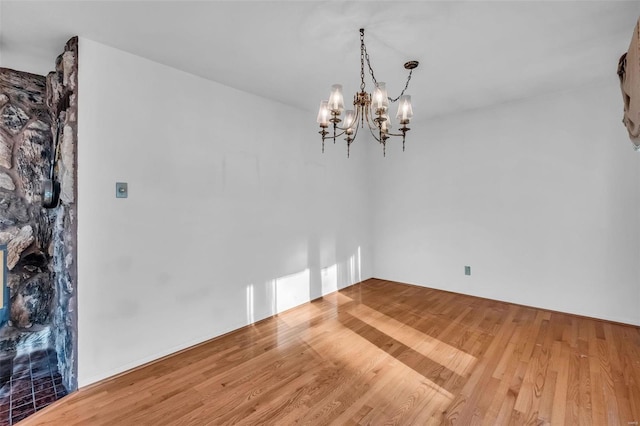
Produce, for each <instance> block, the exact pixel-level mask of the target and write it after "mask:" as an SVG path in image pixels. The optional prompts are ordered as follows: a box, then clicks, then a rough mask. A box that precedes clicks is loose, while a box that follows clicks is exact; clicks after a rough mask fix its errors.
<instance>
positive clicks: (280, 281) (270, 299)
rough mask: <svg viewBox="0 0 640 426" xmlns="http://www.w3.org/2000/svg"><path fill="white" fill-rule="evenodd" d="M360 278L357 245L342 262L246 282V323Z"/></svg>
mask: <svg viewBox="0 0 640 426" xmlns="http://www.w3.org/2000/svg"><path fill="white" fill-rule="evenodd" d="M360 281H362V249H361V247H360V246H358V248H357V249H356V251H355V252H354V253H353V254H352V255H351V256H349V258H348V259H347V260H345V261H344V262H336V263H334V264H332V265H330V266H327V267H324V268H315V267H313V268H310V267H307V268H305V269H304V270H302V271H299V272H296V273H293V274H289V275H284V276H282V277H279V278H274V279H271V280H269V281H267V282H265V283H263V284H262V285H255V284H249V285H248V286H247V287H246V301H247V304H246V309H247V323H248V324H252V323H254V322H256V321H260V320H261V319H264V318H267V317H269V316H273V315H276V314H278V313H280V312H283V311H286V310H288V309H291V308H294V307H296V306H298V305H301V304H303V303H306V302H308V301H310V300H314V299H317V298H318V297H322V296H323V295H326V294H328V293H331V292H334V291H338V290H340V289H342V288H345V287H348V286H350V285H353V284H355V283H358V282H360ZM265 307H266V309H264V308H265Z"/></svg>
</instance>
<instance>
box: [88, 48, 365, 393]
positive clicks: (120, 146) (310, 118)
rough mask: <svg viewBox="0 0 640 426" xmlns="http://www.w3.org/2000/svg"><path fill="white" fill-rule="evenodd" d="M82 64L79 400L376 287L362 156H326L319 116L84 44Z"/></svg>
mask: <svg viewBox="0 0 640 426" xmlns="http://www.w3.org/2000/svg"><path fill="white" fill-rule="evenodd" d="M209 54H215V52H209ZM79 61H80V62H79V69H80V71H79V96H80V98H79V130H78V132H79V142H78V275H79V276H78V296H79V303H78V305H79V313H78V315H79V332H78V335H79V344H78V347H79V354H78V364H79V371H78V377H79V385H80V386H86V385H88V384H90V383H92V382H95V381H97V380H100V379H103V378H105V377H108V376H111V375H113V374H116V373H119V372H121V371H124V370H126V369H129V368H132V367H135V366H137V365H140V364H142V363H144V362H147V361H150V360H153V359H155V358H158V357H161V356H164V355H166V354H169V353H171V352H174V351H176V350H179V349H182V348H185V347H188V346H190V345H193V344H196V343H198V342H202V341H204V340H206V339H210V338H212V337H214V336H218V335H220V334H223V333H226V332H228V331H231V330H233V329H236V328H239V327H241V326H244V325H246V324H248V323H250V322H253V321H257V320H260V319H262V318H265V317H267V316H270V315H273V314H274V313H276V312H277V311H281V310H283V309H287V308H290V307H292V306H295V305H298V304H301V303H304V302H306V301H308V300H310V299H313V298H316V297H318V296H320V295H321V294H323V293H327V292H331V291H334V290H336V289H337V288H342V287H345V286H347V285H350V284H352V283H354V282H357V281H360V280H363V279H366V278H369V277H370V276H371V269H370V261H369V258H370V253H369V251H370V242H369V240H370V220H369V219H368V218H369V215H368V210H369V205H368V202H369V201H368V196H367V192H366V190H365V189H366V188H367V186H366V181H365V177H366V175H365V172H364V167H365V165H366V155H353V156H352V158H351V159H349V160H347V159H346V155H345V152H344V150H343V149H337V147H334V146H331V147H330V148H331V149H327V153H326V154H325V155H324V156H323V155H322V154H321V152H320V140H319V136H318V135H317V133H316V132H317V129H316V124H315V113H313V112H312V113H308V112H304V111H300V110H296V109H293V108H290V107H287V106H284V105H282V104H278V103H275V102H272V101H269V100H266V99H263V98H259V97H257V96H254V95H250V94H247V93H244V92H241V91H238V90H234V89H231V88H229V87H226V86H223V85H220V84H217V83H214V82H211V81H207V80H203V79H201V78H198V77H195V76H193V75H190V74H186V73H184V72H181V71H178V70H175V69H172V68H169V67H166V66H164V65H160V64H157V63H154V62H151V61H148V60H146V59H143V58H140V57H137V56H134V55H131V54H128V53H125V52H122V51H119V50H116V49H113V48H110V47H107V46H105V45H102V44H99V43H96V42H93V41H91V40H88V39H84V38H81V39H80V55H79ZM270 78H278V77H277V76H273V77H270ZM264 83H265V84H268V83H269V82H268V80H265V82H264ZM358 149H360V148H359V147H357V146H354V151H356V152H355V153H356V154H358V152H357V150H358ZM360 154H363V153H362V152H361V153H360ZM116 181H123V182H128V184H129V198H127V199H116V198H115V182H116Z"/></svg>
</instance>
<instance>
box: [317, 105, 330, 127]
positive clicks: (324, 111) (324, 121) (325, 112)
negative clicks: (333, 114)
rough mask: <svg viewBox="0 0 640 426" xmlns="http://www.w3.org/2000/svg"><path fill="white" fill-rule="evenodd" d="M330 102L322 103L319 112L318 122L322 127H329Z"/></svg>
mask: <svg viewBox="0 0 640 426" xmlns="http://www.w3.org/2000/svg"><path fill="white" fill-rule="evenodd" d="M328 103H329V101H321V102H320V109H319V110H318V118H317V119H316V122H317V123H318V124H320V126H321V127H327V126H328V125H329V115H330V113H329V107H328Z"/></svg>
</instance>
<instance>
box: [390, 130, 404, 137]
mask: <svg viewBox="0 0 640 426" xmlns="http://www.w3.org/2000/svg"><path fill="white" fill-rule="evenodd" d="M407 130H408V129H407ZM387 135H389V136H404V135H403V134H402V133H387Z"/></svg>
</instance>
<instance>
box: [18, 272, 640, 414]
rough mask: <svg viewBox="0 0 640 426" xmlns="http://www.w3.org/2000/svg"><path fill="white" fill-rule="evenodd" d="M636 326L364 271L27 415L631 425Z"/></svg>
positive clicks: (638, 365)
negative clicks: (356, 279) (335, 288)
mask: <svg viewBox="0 0 640 426" xmlns="http://www.w3.org/2000/svg"><path fill="white" fill-rule="evenodd" d="M639 421H640V328H638V327H633V326H625V325H621V324H615V323H610V322H605V321H598V320H593V319H588V318H582V317H577V316H573V315H567V314H561V313H556V312H549V311H544V310H539V309H533V308H527V307H523V306H517V305H511V304H507V303H502V302H495V301H490V300H485V299H479V298H474V297H469V296H463V295H459V294H453V293H447V292H442V291H438V290H431V289H427V288H421V287H415V286H409V285H404V284H399V283H393V282H389V281H381V280H375V279H372V280H367V281H365V282H364V283H361V284H358V285H355V286H352V287H349V288H347V289H345V290H342V291H340V292H337V293H333V294H330V295H328V296H326V297H324V298H322V299H318V300H316V301H314V302H311V303H308V304H306V305H304V306H301V307H298V308H295V309H293V310H290V311H287V312H285V313H283V314H280V315H278V316H276V317H273V318H270V319H268V320H264V321H262V322H260V323H258V324H255V325H252V326H248V327H245V328H243V329H241V330H238V331H236V332H233V333H231V334H228V335H226V336H223V337H221V338H218V339H215V340H213V341H210V342H208V343H205V344H202V345H200V346H198V347H195V348H193V349H190V350H187V351H185V352H182V353H180V354H177V355H175V356H172V357H169V358H165V359H163V360H161V361H159V362H156V363H153V364H150V365H148V366H146V367H143V368H140V369H138V370H135V371H132V372H130V373H127V374H125V375H122V376H120V377H117V378H115V379H111V380H109V381H105V382H103V383H101V384H99V385H97V386H93V387H90V388H87V389H84V390H81V391H79V392H76V393H74V394H72V395H70V396H67V397H65V398H64V399H63V400H62V401H59V402H57V403H55V404H54V405H52V406H50V407H48V408H45V409H44V410H43V411H41V412H38V413H36V414H35V415H33V416H32V417H29V418H28V419H27V420H26V421H24V423H21V425H22V424H24V425H167V424H170V425H173V424H176V425H204V424H271V425H289V424H308V425H322V424H337V425H357V424H375V425H377V424H402V425H429V424H433V425H440V424H458V425H471V424H478V425H502V424H505V425H506V424H516V425H524V424H535V425H538V424H552V425H565V424H566V425H607V424H609V425H632V424H633V425H636V424H638V423H637V422H639Z"/></svg>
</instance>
